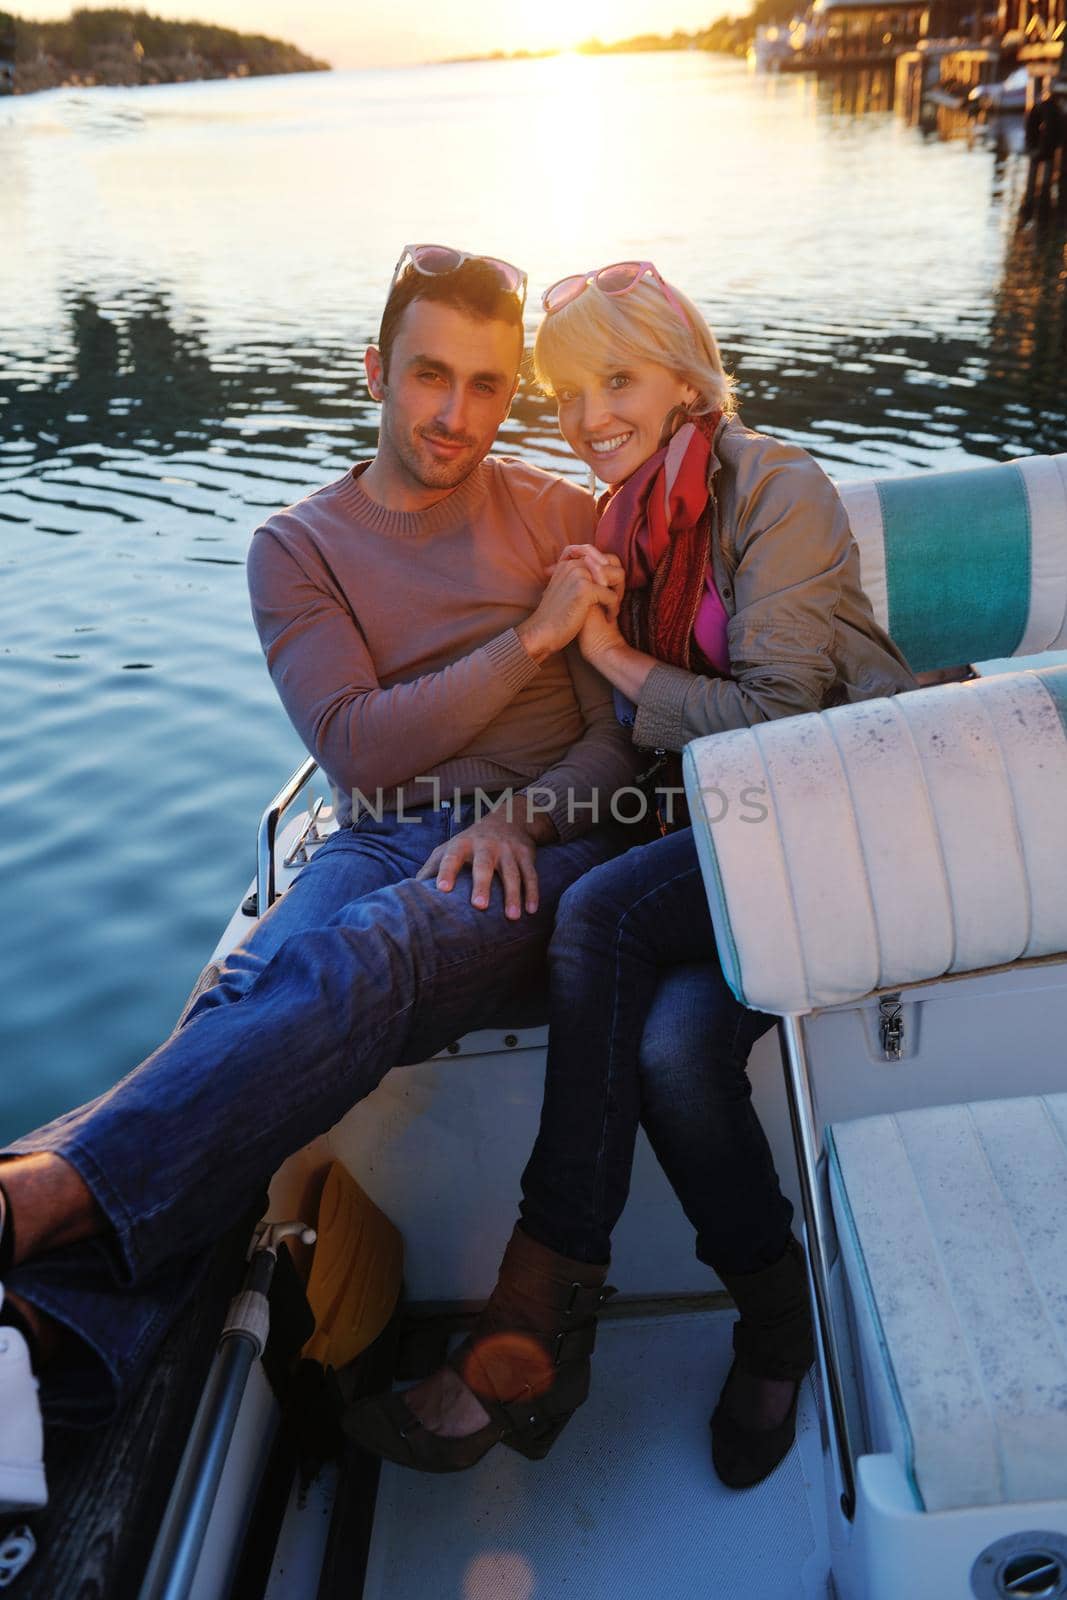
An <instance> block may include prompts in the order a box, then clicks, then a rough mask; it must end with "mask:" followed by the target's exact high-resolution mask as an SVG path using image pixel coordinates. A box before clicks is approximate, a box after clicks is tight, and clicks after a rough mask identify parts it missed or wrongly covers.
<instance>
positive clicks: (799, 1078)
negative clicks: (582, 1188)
mask: <svg viewBox="0 0 1067 1600" xmlns="http://www.w3.org/2000/svg"><path fill="white" fill-rule="evenodd" d="M778 1032H779V1037H780V1039H781V1043H782V1066H783V1068H784V1070H785V1087H786V1098H787V1099H788V1101H789V1119H790V1122H791V1123H792V1127H793V1144H794V1147H795V1149H796V1156H797V1172H798V1176H799V1178H800V1194H801V1199H802V1200H803V1203H804V1222H805V1226H806V1228H807V1236H808V1238H807V1243H808V1267H809V1270H810V1273H811V1285H812V1289H813V1291H814V1298H815V1318H816V1322H817V1323H818V1328H819V1338H820V1342H821V1344H822V1348H823V1355H824V1356H825V1358H826V1385H827V1389H828V1391H829V1395H828V1398H829V1401H830V1423H831V1426H830V1441H831V1451H832V1454H833V1455H834V1456H835V1457H836V1461H837V1471H838V1480H839V1482H840V1484H841V1510H842V1512H843V1513H844V1515H845V1516H846V1517H847V1518H848V1520H849V1521H850V1522H851V1521H852V1517H853V1515H854V1513H855V1509H856V1477H855V1467H854V1462H855V1460H856V1457H855V1454H854V1452H853V1448H852V1439H851V1437H850V1432H849V1425H848V1412H847V1410H846V1408H845V1391H844V1385H843V1384H842V1381H841V1373H842V1370H843V1368H842V1363H841V1346H840V1342H839V1340H838V1337H837V1329H836V1328H835V1326H834V1317H833V1307H832V1306H831V1303H830V1264H829V1262H828V1260H827V1257H826V1241H827V1239H828V1238H829V1237H830V1229H829V1225H828V1222H827V1218H826V1212H825V1206H824V1204H823V1194H822V1183H821V1179H820V1173H819V1144H820V1140H819V1130H818V1126H817V1123H816V1120H815V1104H814V1101H813V1099H812V1090H811V1075H810V1072H809V1068H808V1058H807V1051H806V1050H805V1048H804V1019H803V1018H802V1017H799V1016H796V1017H790V1016H786V1017H780V1018H779V1019H778Z"/></svg>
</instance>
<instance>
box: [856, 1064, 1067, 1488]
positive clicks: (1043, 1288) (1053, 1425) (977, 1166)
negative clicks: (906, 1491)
mask: <svg viewBox="0 0 1067 1600" xmlns="http://www.w3.org/2000/svg"><path fill="white" fill-rule="evenodd" d="M828 1147H829V1163H830V1193H831V1197H832V1203H833V1208H834V1217H835V1223H836V1227H837V1233H838V1238H839V1240H840V1243H841V1255H842V1261H843V1264H844V1271H845V1276H846V1281H847V1283H848V1288H849V1294H850V1298H851V1300H852V1303H853V1307H854V1311H855V1317H854V1327H855V1329H856V1337H857V1339H858V1341H859V1346H860V1348H859V1351H858V1352H857V1353H858V1355H859V1356H860V1359H861V1361H862V1365H863V1368H864V1370H865V1372H866V1374H867V1386H866V1395H867V1402H866V1409H867V1427H868V1430H869V1434H870V1438H869V1440H868V1443H869V1445H870V1447H871V1448H872V1449H874V1450H879V1449H885V1448H889V1449H891V1450H892V1451H893V1453H894V1454H896V1455H897V1456H898V1459H900V1461H901V1466H902V1468H903V1470H904V1472H905V1473H906V1475H907V1477H908V1479H909V1481H910V1483H911V1486H912V1489H913V1492H914V1494H915V1497H916V1502H917V1505H918V1507H920V1508H922V1509H924V1510H926V1511H945V1510H949V1509H952V1508H954V1507H963V1506H992V1505H1001V1504H1010V1503H1012V1502H1021V1501H1049V1500H1059V1501H1061V1502H1063V1501H1067V1250H1065V1249H1064V1239H1065V1238H1067V1094H1057V1095H1049V1096H1046V1097H1045V1098H1043V1099H1036V1098H1035V1099H1015V1100H989V1101H985V1102H984V1103H979V1104H975V1105H955V1106H938V1107H935V1108H933V1109H930V1110H923V1111H906V1112H902V1113H898V1114H897V1115H895V1116H877V1117H864V1118H861V1119H860V1120H859V1121H856V1122H846V1123H838V1124H835V1125H834V1126H833V1127H832V1128H831V1129H830V1132H829V1139H828Z"/></svg>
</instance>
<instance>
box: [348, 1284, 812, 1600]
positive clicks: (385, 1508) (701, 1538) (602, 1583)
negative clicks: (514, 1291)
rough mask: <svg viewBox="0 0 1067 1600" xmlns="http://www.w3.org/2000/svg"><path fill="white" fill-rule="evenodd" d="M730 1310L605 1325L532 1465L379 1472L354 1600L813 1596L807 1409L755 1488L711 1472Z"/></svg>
mask: <svg viewBox="0 0 1067 1600" xmlns="http://www.w3.org/2000/svg"><path fill="white" fill-rule="evenodd" d="M733 1321H734V1314H733V1313H732V1312H730V1311H710V1312H681V1313H675V1314H668V1315H663V1316H639V1317H633V1318H630V1317H624V1318H619V1319H618V1320H614V1321H602V1323H601V1326H600V1333H599V1338H598V1343H597V1351H596V1356H595V1358H594V1365H593V1389H592V1394H591V1395H590V1398H589V1400H588V1401H587V1403H586V1405H585V1406H584V1407H583V1408H582V1410H581V1411H580V1412H579V1413H578V1414H577V1415H576V1416H575V1418H574V1420H573V1421H572V1422H571V1423H570V1424H569V1426H568V1427H567V1429H566V1431H565V1432H564V1433H563V1434H562V1435H561V1437H560V1439H559V1440H558V1441H557V1443H556V1445H555V1447H554V1449H553V1451H552V1453H551V1455H550V1456H549V1457H548V1458H547V1459H546V1460H545V1461H541V1462H530V1461H526V1460H524V1459H523V1458H522V1457H521V1456H519V1455H517V1454H516V1453H515V1452H514V1451H511V1450H506V1449H500V1448H497V1449H495V1450H491V1451H490V1452H489V1454H488V1455H487V1456H486V1457H485V1459H484V1461H482V1462H480V1463H479V1464H478V1466H477V1467H474V1468H473V1469H471V1470H470V1471H469V1472H463V1473H456V1474H454V1475H452V1474H450V1475H448V1476H443V1477H435V1476H431V1475H428V1474H423V1473H416V1472H410V1471H407V1470H405V1469H404V1468H402V1467H394V1466H386V1467H384V1468H383V1470H382V1475H381V1481H380V1485H379V1489H378V1503H377V1508H376V1512H375V1518H374V1532H373V1537H372V1543H371V1549H370V1559H369V1563H368V1569H367V1577H366V1583H365V1586H364V1590H363V1596H364V1600H564V1597H570V1596H574V1597H578V1596H580V1597H581V1600H661V1597H662V1600H672V1597H674V1596H678V1597H682V1596H685V1597H687V1600H688V1597H690V1596H694V1595H696V1596H700V1597H701V1600H739V1597H740V1596H742V1595H743V1596H744V1597H745V1600H815V1597H817V1600H823V1597H825V1596H826V1595H827V1593H828V1587H827V1576H826V1574H827V1571H828V1567H829V1559H828V1545H827V1539H826V1531H825V1519H824V1514H823V1510H822V1502H821V1496H822V1455H821V1445H820V1429H819V1418H818V1413H817V1407H816V1400H815V1394H814V1390H813V1388H812V1385H811V1380H810V1379H808V1380H807V1381H806V1382H805V1385H804V1392H803V1395H802V1399H801V1405H800V1409H799V1416H798V1439H797V1444H796V1446H795V1447H794V1449H793V1450H792V1452H791V1453H790V1455H789V1456H788V1457H787V1458H786V1460H785V1461H784V1462H783V1463H782V1465H781V1466H780V1467H779V1468H778V1470H777V1471H776V1472H775V1473H773V1474H772V1475H771V1477H770V1478H768V1479H766V1480H765V1482H764V1483H762V1484H759V1485H757V1487H756V1488H754V1489H748V1490H745V1491H742V1492H737V1491H734V1490H730V1489H727V1488H725V1487H724V1486H723V1485H722V1484H720V1483H719V1481H718V1479H717V1478H716V1477H715V1476H714V1474H713V1472H712V1468H711V1459H710V1454H709V1439H708V1426H707V1418H708V1415H709V1414H710V1411H711V1409H712V1406H713V1404H714V1401H715V1397H716V1395H717V1393H718V1391H719V1388H720V1387H721V1385H722V1381H723V1379H724V1378H725V1376H726V1373H727V1371H728V1370H729V1365H730V1361H731V1344H730V1330H731V1326H732V1324H733Z"/></svg>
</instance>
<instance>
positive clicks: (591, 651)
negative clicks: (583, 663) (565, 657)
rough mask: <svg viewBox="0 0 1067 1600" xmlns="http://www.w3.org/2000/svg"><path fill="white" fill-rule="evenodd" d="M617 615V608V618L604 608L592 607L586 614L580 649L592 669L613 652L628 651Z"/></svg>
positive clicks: (580, 631)
mask: <svg viewBox="0 0 1067 1600" xmlns="http://www.w3.org/2000/svg"><path fill="white" fill-rule="evenodd" d="M617 613H618V607H617V606H616V616H615V617H611V616H609V615H608V613H607V610H606V608H605V607H604V606H590V607H589V610H588V611H587V612H586V616H585V621H584V622H583V623H582V626H581V628H580V629H579V631H578V648H579V650H580V651H581V652H582V655H583V656H584V657H585V659H586V660H587V661H588V662H589V665H590V666H591V667H596V666H599V664H600V661H603V658H604V657H605V656H607V655H609V654H611V653H612V652H615V651H618V650H619V649H622V650H625V649H626V640H625V639H624V638H623V636H622V633H621V631H620V629H619V624H618V621H617ZM598 658H599V661H598Z"/></svg>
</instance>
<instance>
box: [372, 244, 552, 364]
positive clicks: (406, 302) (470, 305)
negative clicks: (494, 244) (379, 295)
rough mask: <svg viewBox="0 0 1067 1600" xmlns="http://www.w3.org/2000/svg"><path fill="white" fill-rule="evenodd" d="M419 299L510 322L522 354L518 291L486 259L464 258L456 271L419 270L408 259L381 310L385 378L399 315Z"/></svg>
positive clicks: (520, 308) (522, 333)
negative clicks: (507, 286)
mask: <svg viewBox="0 0 1067 1600" xmlns="http://www.w3.org/2000/svg"><path fill="white" fill-rule="evenodd" d="M416 300H433V301H434V302H436V304H437V305H443V306H452V307H454V309H455V310H456V311H462V312H464V313H465V315H466V316H468V317H477V318H480V319H482V320H484V321H486V322H507V323H510V325H511V326H512V327H513V328H515V329H517V330H518V334H519V352H520V355H521V352H522V346H523V340H524V338H525V334H524V331H523V325H522V305H521V304H520V302H519V297H518V295H515V294H511V293H510V292H509V291H508V290H507V289H504V288H502V287H501V283H500V279H499V278H498V277H497V275H496V272H495V271H494V270H493V268H492V267H490V266H488V265H487V264H486V263H485V262H484V261H463V262H461V263H460V265H459V266H458V267H457V268H456V270H455V272H442V273H437V274H433V275H431V274H430V273H427V272H417V271H416V270H415V268H414V267H413V266H412V265H411V264H410V262H409V263H408V265H407V266H406V267H405V268H404V270H403V272H402V273H401V274H400V276H399V278H398V279H397V280H396V282H395V283H394V284H393V287H392V289H391V290H390V291H389V298H388V300H387V301H386V302H385V310H384V311H383V312H382V325H381V329H380V330H379V333H378V350H379V352H380V353H381V358H382V371H383V374H384V376H385V377H386V378H388V376H389V357H390V355H391V354H392V349H393V341H394V340H395V338H396V333H397V329H398V327H399V326H400V319H401V317H402V316H403V315H404V312H405V311H406V310H407V308H408V306H410V305H412V304H413V303H414V301H416Z"/></svg>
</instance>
